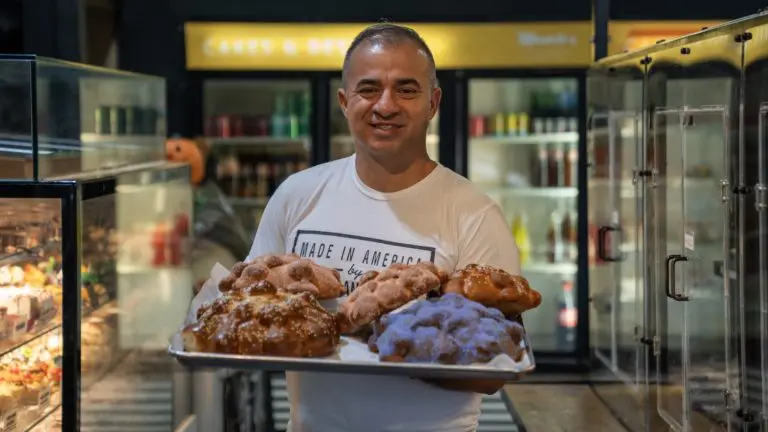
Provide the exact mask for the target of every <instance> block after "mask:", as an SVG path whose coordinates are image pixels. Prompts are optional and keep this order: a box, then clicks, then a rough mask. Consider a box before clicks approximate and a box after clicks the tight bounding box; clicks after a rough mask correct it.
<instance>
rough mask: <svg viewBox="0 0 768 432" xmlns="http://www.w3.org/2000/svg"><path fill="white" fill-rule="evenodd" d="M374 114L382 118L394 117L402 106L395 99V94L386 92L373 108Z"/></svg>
mask: <svg viewBox="0 0 768 432" xmlns="http://www.w3.org/2000/svg"><path fill="white" fill-rule="evenodd" d="M373 110H374V112H375V113H376V114H377V115H379V116H381V117H385V118H386V117H392V116H393V115H395V114H397V113H398V111H400V106H399V105H398V104H397V100H396V99H395V93H394V92H392V91H390V90H384V91H383V92H382V93H381V96H379V100H377V101H376V105H374V106H373Z"/></svg>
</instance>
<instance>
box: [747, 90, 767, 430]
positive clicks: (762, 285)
mask: <svg viewBox="0 0 768 432" xmlns="http://www.w3.org/2000/svg"><path fill="white" fill-rule="evenodd" d="M757 133H758V136H759V138H758V173H759V174H758V184H757V187H756V191H757V194H756V197H755V198H756V201H755V210H757V212H758V230H757V233H756V234H757V237H758V244H759V250H760V252H759V254H758V259H759V262H758V265H757V270H758V272H759V277H758V281H759V282H758V283H759V290H760V304H759V305H760V307H759V311H760V333H759V334H758V335H757V340H759V341H761V345H762V346H761V356H760V357H761V361H760V376H761V377H762V380H761V381H762V392H761V394H762V397H761V399H762V418H763V430H768V173H766V171H768V160H766V159H768V102H762V103H761V105H760V112H759V123H758V130H757ZM750 231H751V230H750ZM752 232H754V231H752ZM750 336H751V335H750ZM750 340H755V336H752V337H750ZM750 363H751V365H750V366H752V368H751V369H752V370H754V361H752V362H750ZM751 375H752V376H754V374H751Z"/></svg>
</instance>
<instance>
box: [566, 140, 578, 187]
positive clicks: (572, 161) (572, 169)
mask: <svg viewBox="0 0 768 432" xmlns="http://www.w3.org/2000/svg"><path fill="white" fill-rule="evenodd" d="M566 148H567V151H566V154H565V159H564V161H563V163H564V167H563V171H564V173H563V180H564V186H567V187H575V186H576V185H577V184H578V179H577V174H578V170H577V163H578V159H579V152H578V147H577V146H576V144H575V143H569V144H567V145H566Z"/></svg>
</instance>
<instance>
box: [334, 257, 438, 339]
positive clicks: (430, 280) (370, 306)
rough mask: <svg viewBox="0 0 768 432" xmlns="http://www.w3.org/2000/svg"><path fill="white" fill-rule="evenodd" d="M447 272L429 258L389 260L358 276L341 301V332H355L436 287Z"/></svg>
mask: <svg viewBox="0 0 768 432" xmlns="http://www.w3.org/2000/svg"><path fill="white" fill-rule="evenodd" d="M447 278H448V274H447V273H446V272H445V271H444V270H442V269H440V268H439V267H437V266H436V265H434V264H432V263H429V262H420V263H417V264H392V265H390V266H389V267H387V268H386V269H384V270H382V271H380V272H378V271H370V272H367V273H365V274H363V275H362V276H361V277H360V281H359V284H358V285H357V288H356V289H355V290H354V291H353V292H352V294H350V295H349V297H348V298H347V301H346V302H345V303H343V304H342V305H340V307H339V312H338V319H339V322H340V326H341V329H342V333H354V332H356V331H358V330H360V329H361V328H362V327H364V326H366V325H368V324H371V323H373V322H374V321H375V320H377V319H379V318H380V317H381V316H383V315H384V314H385V313H388V312H391V311H393V310H395V309H397V308H399V307H401V306H403V305H406V304H408V303H409V302H411V301H413V300H415V299H418V298H419V297H421V296H423V295H425V294H427V293H429V292H430V291H432V290H435V289H437V288H438V287H439V286H440V283H442V282H443V281H445V280H446V279H447Z"/></svg>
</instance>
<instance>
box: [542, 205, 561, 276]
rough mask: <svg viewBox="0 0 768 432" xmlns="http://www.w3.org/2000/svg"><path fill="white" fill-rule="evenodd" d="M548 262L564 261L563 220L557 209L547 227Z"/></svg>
mask: <svg viewBox="0 0 768 432" xmlns="http://www.w3.org/2000/svg"><path fill="white" fill-rule="evenodd" d="M546 256H547V262H549V263H559V262H562V261H563V236H562V233H561V220H560V215H559V214H558V213H557V211H553V212H552V214H551V215H550V221H549V228H547V252H546Z"/></svg>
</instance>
